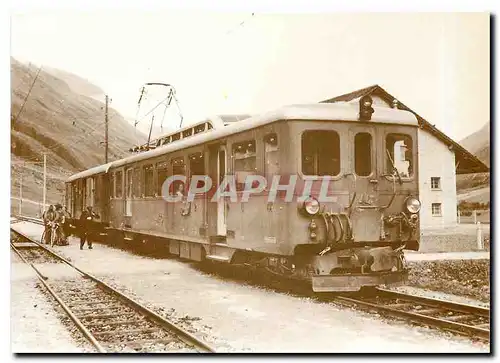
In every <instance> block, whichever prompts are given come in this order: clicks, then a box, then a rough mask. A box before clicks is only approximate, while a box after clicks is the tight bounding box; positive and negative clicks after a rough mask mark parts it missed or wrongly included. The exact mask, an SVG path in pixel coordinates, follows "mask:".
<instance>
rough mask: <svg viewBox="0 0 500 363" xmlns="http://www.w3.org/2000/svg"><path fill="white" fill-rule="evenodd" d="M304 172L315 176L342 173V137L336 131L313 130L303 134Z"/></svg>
mask: <svg viewBox="0 0 500 363" xmlns="http://www.w3.org/2000/svg"><path fill="white" fill-rule="evenodd" d="M302 173H303V174H304V175H315V176H322V175H331V176H335V175H338V174H339V173H340V137H339V134H338V133H337V132H336V131H331V130H311V131H305V132H304V133H303V134H302Z"/></svg>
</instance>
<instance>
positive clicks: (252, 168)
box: [233, 140, 257, 191]
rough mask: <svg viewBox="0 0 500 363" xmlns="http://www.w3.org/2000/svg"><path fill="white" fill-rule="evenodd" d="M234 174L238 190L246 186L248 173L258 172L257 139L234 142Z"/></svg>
mask: <svg viewBox="0 0 500 363" xmlns="http://www.w3.org/2000/svg"><path fill="white" fill-rule="evenodd" d="M233 160H234V176H235V178H236V190H238V191H240V190H243V189H244V188H245V180H246V177H247V176H248V175H254V174H255V173H256V172H257V150H256V146H255V140H248V141H243V142H238V143H236V144H233Z"/></svg>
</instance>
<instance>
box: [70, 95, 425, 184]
mask: <svg viewBox="0 0 500 363" xmlns="http://www.w3.org/2000/svg"><path fill="white" fill-rule="evenodd" d="M373 108H374V110H375V112H374V113H373V115H372V119H371V121H368V122H370V123H377V122H378V123H385V124H398V125H411V126H418V120H417V118H416V117H415V115H414V114H412V113H411V112H408V111H403V110H398V109H392V108H387V107H376V106H374V107H373ZM358 112H359V103H358V102H337V103H315V104H307V105H291V106H284V107H281V108H279V109H277V110H273V111H270V112H267V113H264V114H261V115H255V116H251V117H248V118H244V119H243V120H241V121H237V120H236V119H235V120H234V121H237V122H230V123H228V124H227V126H224V127H221V128H214V129H211V130H209V131H207V132H204V133H201V134H197V135H193V136H191V137H188V138H186V139H181V140H178V141H176V142H173V143H170V144H166V145H163V146H161V147H158V148H156V149H153V150H149V151H145V152H142V153H140V154H136V155H131V156H128V157H126V158H123V159H119V160H116V161H112V162H110V163H107V164H104V165H99V166H96V167H93V168H91V169H87V170H84V171H82V172H79V173H77V174H74V175H72V176H70V177H69V178H68V180H67V182H72V181H74V180H77V179H81V178H87V177H89V176H92V175H96V174H101V173H107V172H108V171H109V169H110V168H116V167H120V166H123V165H127V164H130V163H134V162H138V161H142V160H146V159H149V158H154V157H157V156H161V155H164V154H168V153H172V152H174V151H177V150H181V149H184V148H188V147H192V146H196V145H200V144H203V143H205V142H210V141H213V140H217V139H220V138H223V137H226V136H229V135H232V134H237V133H240V132H244V131H247V130H251V129H253V128H256V127H260V126H264V125H267V124H271V123H273V122H276V121H280V120H310V121H318V120H325V121H326V120H334V121H351V122H359V121H357V120H358ZM218 117H219V118H220V116H218ZM225 117H227V116H225ZM237 118H240V117H237Z"/></svg>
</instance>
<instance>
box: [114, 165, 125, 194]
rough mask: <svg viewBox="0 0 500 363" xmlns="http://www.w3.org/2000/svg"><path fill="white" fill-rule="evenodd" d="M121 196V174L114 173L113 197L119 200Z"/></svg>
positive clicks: (120, 172) (118, 172)
mask: <svg viewBox="0 0 500 363" xmlns="http://www.w3.org/2000/svg"><path fill="white" fill-rule="evenodd" d="M122 196H123V172H122V171H121V170H120V171H117V172H116V173H115V197H116V198H121V197H122Z"/></svg>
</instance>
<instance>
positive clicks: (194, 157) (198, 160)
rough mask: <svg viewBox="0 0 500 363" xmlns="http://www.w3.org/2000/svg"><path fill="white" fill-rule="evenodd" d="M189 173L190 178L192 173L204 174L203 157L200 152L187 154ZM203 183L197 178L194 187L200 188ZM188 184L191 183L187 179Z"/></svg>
mask: <svg viewBox="0 0 500 363" xmlns="http://www.w3.org/2000/svg"><path fill="white" fill-rule="evenodd" d="M189 174H190V177H191V178H192V177H193V176H194V175H199V176H203V175H205V158H204V157H203V153H202V152H198V153H194V154H191V155H189ZM204 184H205V183H204V182H203V181H202V180H198V183H197V184H196V187H197V188H201V187H203V185H204ZM189 185H191V181H189Z"/></svg>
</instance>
